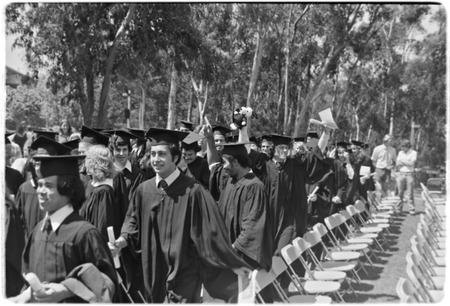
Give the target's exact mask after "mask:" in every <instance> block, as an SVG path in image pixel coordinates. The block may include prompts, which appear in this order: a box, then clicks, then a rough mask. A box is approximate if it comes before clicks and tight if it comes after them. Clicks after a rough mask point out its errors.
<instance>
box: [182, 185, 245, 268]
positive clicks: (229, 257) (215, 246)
mask: <svg viewBox="0 0 450 306" xmlns="http://www.w3.org/2000/svg"><path fill="white" fill-rule="evenodd" d="M190 204H191V207H192V209H191V229H190V231H191V233H190V234H191V239H192V241H193V242H194V244H195V246H196V248H197V252H198V254H199V255H200V257H201V258H202V260H203V262H204V263H205V264H207V265H209V266H213V267H217V268H239V267H244V266H245V267H248V265H247V264H246V263H245V262H244V261H242V260H241V259H240V258H239V257H238V256H237V254H236V253H235V252H234V250H233V248H232V246H231V242H230V240H229V238H228V232H227V229H226V226H225V223H224V221H223V219H222V216H221V215H220V212H219V209H218V206H217V204H216V203H215V201H214V199H213V198H212V196H211V195H210V194H209V193H208V192H207V191H206V190H205V189H204V188H203V187H201V186H200V185H199V187H198V189H197V190H195V192H193V196H192V198H191V199H190ZM205 233H208V234H207V235H205Z"/></svg>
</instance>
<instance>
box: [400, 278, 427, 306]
mask: <svg viewBox="0 0 450 306" xmlns="http://www.w3.org/2000/svg"><path fill="white" fill-rule="evenodd" d="M395 290H396V292H397V295H398V297H399V298H400V303H420V302H422V299H421V297H420V295H419V294H418V292H417V290H416V288H414V285H413V284H412V282H411V281H410V280H409V279H406V278H403V277H400V278H399V279H398V282H397V286H396V289H395Z"/></svg>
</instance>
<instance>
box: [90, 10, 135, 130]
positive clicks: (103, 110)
mask: <svg viewBox="0 0 450 306" xmlns="http://www.w3.org/2000/svg"><path fill="white" fill-rule="evenodd" d="M135 10H136V4H130V9H129V10H128V13H127V15H126V16H125V19H124V20H123V21H122V24H121V26H120V28H119V30H117V33H116V36H115V38H114V41H113V44H112V47H111V50H110V52H109V55H108V58H107V60H106V69H105V72H104V75H105V76H104V78H103V83H102V90H101V92H100V101H99V107H98V114H97V126H98V127H100V128H104V127H105V124H106V118H107V115H108V102H109V87H110V85H111V75H112V67H113V64H114V60H115V58H116V54H117V51H118V42H119V40H120V39H121V38H122V36H123V35H125V28H126V26H127V25H128V24H129V23H130V21H131V20H132V18H133V17H134V12H135Z"/></svg>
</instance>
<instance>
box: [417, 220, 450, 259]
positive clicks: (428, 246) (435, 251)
mask: <svg viewBox="0 0 450 306" xmlns="http://www.w3.org/2000/svg"><path fill="white" fill-rule="evenodd" d="M416 234H417V241H418V242H419V243H422V244H423V247H424V248H425V251H426V252H428V251H429V252H430V254H431V255H433V256H437V257H445V254H446V250H445V249H439V248H437V247H434V246H433V245H431V244H430V242H429V241H428V239H427V238H426V237H425V236H424V233H423V231H422V225H421V224H420V223H419V224H417V229H416Z"/></svg>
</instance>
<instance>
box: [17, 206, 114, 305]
mask: <svg viewBox="0 0 450 306" xmlns="http://www.w3.org/2000/svg"><path fill="white" fill-rule="evenodd" d="M43 222H44V221H41V222H40V223H39V224H38V226H37V227H36V228H35V229H34V230H33V232H32V233H31V235H30V238H29V240H28V241H27V244H26V246H25V250H24V253H23V271H24V272H25V273H28V272H34V273H36V275H37V276H38V278H39V280H40V281H41V282H54V283H61V282H62V281H64V280H65V279H66V277H67V276H68V275H69V273H70V272H71V271H72V270H74V269H75V268H76V267H78V266H80V265H81V264H85V263H92V264H93V265H94V266H95V267H97V268H98V270H99V271H100V272H102V273H104V274H105V275H106V276H108V277H109V278H110V279H111V281H113V283H114V285H115V287H116V291H117V290H118V289H117V288H118V287H117V275H116V271H115V269H114V263H113V259H112V256H111V251H110V250H109V248H108V246H107V244H106V240H105V239H104V237H103V236H102V235H101V234H100V232H99V231H98V230H97V229H96V228H95V227H94V226H93V225H91V224H90V223H88V222H87V221H85V220H84V219H83V218H82V217H81V216H80V215H79V214H78V213H77V212H72V213H71V214H70V215H69V216H68V217H67V218H66V219H65V220H64V221H63V222H62V223H61V225H60V226H59V228H58V229H56V231H53V232H51V233H50V234H49V235H48V236H47V233H45V232H43V231H41V226H42V223H43ZM82 301H83V300H82V299H80V298H79V297H77V296H75V297H72V298H69V299H68V300H66V302H72V303H73V302H82Z"/></svg>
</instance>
